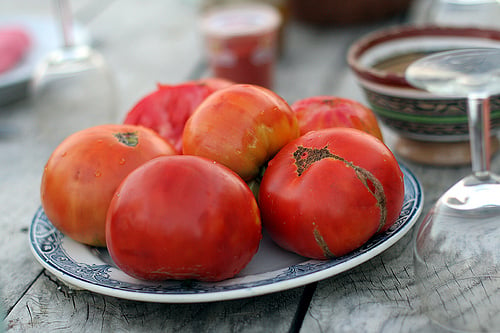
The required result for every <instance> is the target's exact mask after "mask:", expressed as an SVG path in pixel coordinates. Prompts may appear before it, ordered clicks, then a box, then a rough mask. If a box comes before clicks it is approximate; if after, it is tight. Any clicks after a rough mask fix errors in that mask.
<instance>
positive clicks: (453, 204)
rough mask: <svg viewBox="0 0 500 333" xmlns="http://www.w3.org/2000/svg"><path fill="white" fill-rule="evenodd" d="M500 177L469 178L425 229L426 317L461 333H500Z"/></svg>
mask: <svg viewBox="0 0 500 333" xmlns="http://www.w3.org/2000/svg"><path fill="white" fill-rule="evenodd" d="M499 240H500V177H499V176H497V175H495V174H491V173H490V174H489V177H484V178H477V177H475V176H472V175H471V176H467V177H465V178H463V179H462V180H461V181H459V182H458V183H457V184H455V185H454V186H453V187H451V188H450V189H449V190H448V191H447V192H446V193H445V194H444V195H443V196H442V197H441V198H440V199H439V200H438V202H437V203H436V205H435V206H434V207H432V209H431V210H430V212H429V213H428V215H427V216H426V217H425V219H424V221H423V222H422V225H421V226H420V228H419V231H418V234H417V237H416V240H415V248H414V264H415V266H414V267H415V281H416V286H417V289H418V292H419V294H420V296H421V297H420V300H421V302H422V311H423V312H424V313H425V314H426V315H427V316H428V317H429V318H430V319H432V320H433V321H434V322H436V323H437V324H438V325H440V326H442V327H445V328H447V329H450V330H452V331H455V332H499V330H500V247H499V245H498V241H499Z"/></svg>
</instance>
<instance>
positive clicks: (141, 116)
mask: <svg viewBox="0 0 500 333" xmlns="http://www.w3.org/2000/svg"><path fill="white" fill-rule="evenodd" d="M232 84H233V83H232V82H230V81H228V80H225V79H219V78H206V79H199V80H194V81H188V82H184V83H181V84H177V85H166V84H159V85H158V88H157V90H156V91H154V92H152V93H150V94H149V95H147V96H145V97H143V98H142V99H141V100H140V101H139V102H138V103H137V104H136V105H135V106H134V107H133V108H132V109H131V110H130V111H129V112H128V113H127V116H126V117H125V120H124V123H125V124H133V125H142V126H145V127H149V128H151V129H153V130H154V131H156V132H157V133H158V134H160V135H161V136H162V137H163V138H164V139H165V140H167V141H169V142H170V143H172V145H173V146H174V147H175V149H176V150H177V151H178V152H179V153H180V152H182V131H183V129H184V124H185V123H186V121H187V119H188V118H189V116H191V114H192V113H193V112H194V110H195V109H196V107H197V106H198V105H199V104H200V103H201V102H202V101H203V100H204V99H205V98H207V96H209V95H210V94H212V93H213V92H214V91H216V90H219V89H222V88H225V87H227V86H230V85H232Z"/></svg>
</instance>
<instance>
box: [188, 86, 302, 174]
mask: <svg viewBox="0 0 500 333" xmlns="http://www.w3.org/2000/svg"><path fill="white" fill-rule="evenodd" d="M298 136H299V127H298V124H297V118H296V117H295V115H294V113H293V112H292V110H291V109H290V106H289V105H288V104H287V103H286V102H285V101H284V100H283V99H282V98H281V97H279V96H278V95H277V94H276V93H274V92H272V91H271V90H268V89H266V88H263V87H259V86H255V85H249V84H235V85H232V86H230V87H228V88H225V89H221V90H219V91H217V92H215V93H213V94H212V95H210V96H209V97H207V99H206V100H205V101H203V102H202V103H201V104H200V106H199V107H198V108H197V109H196V112H195V113H194V114H193V115H192V116H191V118H189V120H188V121H187V123H186V126H185V128H184V135H183V138H182V139H183V142H184V146H183V153H184V154H189V155H198V156H203V157H207V158H209V159H212V160H215V161H217V162H219V163H222V164H224V165H225V166H227V167H229V168H230V169H232V170H233V171H235V172H236V173H237V174H239V175H240V176H241V177H242V178H243V179H244V180H250V179H252V178H254V177H255V176H256V175H257V174H258V173H259V168H260V167H261V166H262V165H263V164H264V163H266V162H267V161H268V160H269V159H270V158H271V157H272V156H274V155H275V154H276V153H277V152H278V151H279V150H280V149H281V147H283V146H284V145H285V144H286V143H288V142H289V141H291V140H293V139H295V138H297V137H298Z"/></svg>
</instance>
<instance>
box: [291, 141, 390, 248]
mask: <svg viewBox="0 0 500 333" xmlns="http://www.w3.org/2000/svg"><path fill="white" fill-rule="evenodd" d="M293 157H294V159H295V165H296V167H297V175H298V176H299V177H300V176H302V174H303V173H304V172H305V171H306V170H307V169H308V168H309V167H310V166H311V165H312V164H313V163H316V162H318V161H321V160H322V159H324V158H332V159H335V160H337V161H340V162H343V163H344V164H345V165H346V166H347V167H349V168H352V169H353V170H354V172H355V173H356V177H357V178H358V179H359V180H360V181H361V182H362V183H363V185H364V186H365V187H366V188H367V190H368V192H370V193H371V194H372V195H373V197H374V198H375V199H376V200H377V207H378V208H379V209H380V222H379V227H378V229H377V232H378V231H380V230H381V229H382V227H383V226H384V225H385V223H386V220H387V207H386V205H387V199H386V196H385V193H384V186H383V185H382V183H381V182H380V181H379V180H378V179H377V177H375V176H374V175H373V174H372V173H371V172H370V171H368V170H366V169H364V168H361V167H359V166H357V165H354V164H353V163H352V162H349V161H347V160H346V159H344V158H342V157H340V156H338V155H335V154H332V153H331V152H330V150H329V149H328V146H325V147H323V148H321V149H318V148H307V147H304V146H298V147H297V149H296V150H295V152H294V153H293ZM370 185H371V186H370ZM314 236H315V238H316V233H315V235H314ZM318 244H319V243H318ZM320 247H322V246H321V244H320ZM322 248H323V247H322Z"/></svg>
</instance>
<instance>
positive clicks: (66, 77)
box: [31, 0, 117, 149]
mask: <svg viewBox="0 0 500 333" xmlns="http://www.w3.org/2000/svg"><path fill="white" fill-rule="evenodd" d="M55 5H56V10H57V14H58V15H57V17H58V19H59V21H60V23H61V27H62V29H61V31H62V35H63V41H64V44H63V45H62V46H61V47H60V48H58V49H56V50H54V51H52V52H50V53H49V54H48V55H47V56H46V57H45V58H44V59H43V60H42V61H41V62H40V63H39V64H38V65H37V67H36V68H35V72H34V75H33V78H32V82H31V94H32V100H33V106H34V109H35V112H36V129H37V131H38V135H37V140H38V142H40V143H41V144H44V145H46V146H47V147H48V148H49V149H53V148H55V147H56V146H57V145H58V144H59V143H60V142H61V141H62V140H63V139H64V138H65V137H67V136H68V135H70V134H72V133H74V132H76V131H78V130H81V129H84V128H86V127H90V126H94V125H98V124H104V123H112V122H115V121H116V107H117V106H116V91H115V86H114V80H113V77H112V74H111V72H110V69H109V66H108V65H107V63H106V61H105V60H104V58H103V56H102V55H101V54H100V53H98V52H97V51H96V50H94V49H92V48H91V47H90V46H89V45H81V44H78V43H75V39H74V28H73V22H72V15H71V10H70V8H69V2H68V0H55Z"/></svg>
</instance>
